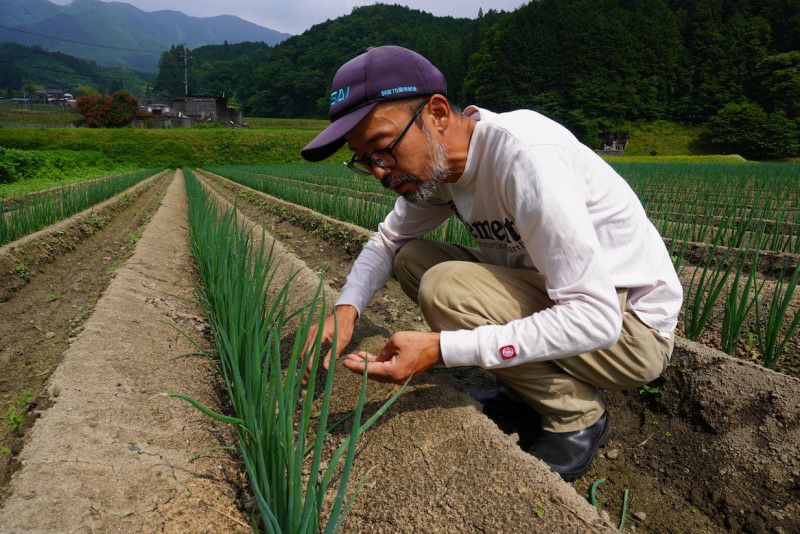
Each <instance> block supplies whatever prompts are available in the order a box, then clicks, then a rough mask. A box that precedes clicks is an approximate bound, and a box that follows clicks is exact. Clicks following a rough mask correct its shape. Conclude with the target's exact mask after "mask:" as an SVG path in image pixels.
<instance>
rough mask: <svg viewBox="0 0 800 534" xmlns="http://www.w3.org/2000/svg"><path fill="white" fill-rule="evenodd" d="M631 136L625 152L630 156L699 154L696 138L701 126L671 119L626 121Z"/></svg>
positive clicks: (700, 152)
mask: <svg viewBox="0 0 800 534" xmlns="http://www.w3.org/2000/svg"><path fill="white" fill-rule="evenodd" d="M628 126H629V127H630V128H631V137H630V140H629V141H628V147H627V148H626V149H625V154H627V155H630V156H661V155H664V156H689V155H700V154H702V151H701V150H700V149H699V148H698V147H697V139H698V137H699V136H700V132H701V131H702V130H703V127H702V126H698V125H688V124H680V123H677V122H672V121H665V120H657V121H633V122H630V123H628Z"/></svg>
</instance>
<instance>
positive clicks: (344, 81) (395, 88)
mask: <svg viewBox="0 0 800 534" xmlns="http://www.w3.org/2000/svg"><path fill="white" fill-rule="evenodd" d="M437 93H438V94H442V95H445V96H447V83H446V82H445V80H444V75H443V74H442V73H441V72H440V71H439V69H437V68H436V67H434V66H433V64H432V63H431V62H430V61H428V60H427V59H425V58H424V57H423V56H421V55H420V54H418V53H416V52H414V51H413V50H409V49H408V48H403V47H402V46H377V47H374V48H369V49H368V50H367V51H366V52H364V53H363V54H361V55H360V56H356V57H354V58H353V59H351V60H350V61H348V62H347V63H345V64H344V65H342V66H341V67H339V70H337V71H336V76H334V77H333V83H332V84H331V91H330V111H329V112H328V117H329V118H330V120H331V123H330V124H329V125H328V127H327V128H325V129H324V130H323V131H322V132H321V133H320V134H319V135H318V136H316V137H315V138H314V140H313V141H311V142H310V143H308V144H307V145H306V146H305V148H303V150H301V151H300V155H301V156H303V158H305V159H307V160H308V161H320V160H323V159H325V158H327V157H328V156H331V155H332V154H333V153H334V152H336V151H337V150H339V148H341V146H342V145H343V144H344V136H345V135H346V134H347V132H349V131H350V130H352V129H353V128H355V127H356V126H357V125H358V123H359V122H361V121H362V120H364V118H365V117H366V116H367V115H369V113H370V112H371V111H372V110H373V109H375V106H377V105H378V104H379V103H381V102H385V101H387V100H400V99H404V98H413V97H417V96H424V95H432V94H437Z"/></svg>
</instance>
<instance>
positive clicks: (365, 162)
mask: <svg viewBox="0 0 800 534" xmlns="http://www.w3.org/2000/svg"><path fill="white" fill-rule="evenodd" d="M426 105H428V101H427V100H426V101H425V102H423V103H422V104H420V106H419V107H418V108H417V110H416V111H414V114H413V115H412V116H411V120H410V121H408V124H406V127H405V128H403V131H402V132H400V135H398V136H397V137H395V138H394V139H393V140H392V142H391V143H389V144H388V145H386V147H385V148H382V149H380V150H373V151H372V152H370V153H369V154H367V155H366V156H364V157H363V158H356V155H355V154H353V157H352V158H350V161H347V162H345V165H347V168H348V169H350V170H351V171H353V172H354V173H356V174H360V175H362V176H371V175H372V171H371V170H370V169H371V168H372V167H373V166H375V167H379V168H381V169H391V168H392V167H394V166H395V165H397V158H396V157H395V155H394V152H393V151H394V149H395V148H397V145H399V144H400V141H401V140H402V139H403V136H404V135H406V132H408V130H409V129H410V128H411V125H412V124H414V122H415V121H416V120H417V117H419V114H420V112H421V111H422V108H424V107H425V106H426ZM378 153H384V154H387V155H388V156H389V158H390V159H391V160H392V161H394V163H391V164H389V163H387V162H386V161H384V160H383V159H378V158H375V154H378ZM384 159H385V158H384ZM367 167H369V169H368V168H367Z"/></svg>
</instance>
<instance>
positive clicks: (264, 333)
mask: <svg viewBox="0 0 800 534" xmlns="http://www.w3.org/2000/svg"><path fill="white" fill-rule="evenodd" d="M185 179H186V190H187V196H188V198H189V226H190V233H191V244H192V252H193V254H194V257H195V260H196V263H197V266H198V271H199V274H200V279H201V281H202V286H201V287H199V288H198V295H199V298H200V302H201V303H202V304H203V306H204V308H205V310H206V315H207V317H208V320H209V323H210V325H211V330H212V332H213V335H214V341H215V344H216V348H217V354H218V357H219V366H218V369H219V372H220V373H221V375H222V378H223V380H224V382H225V387H226V389H227V393H228V395H229V397H230V400H231V405H232V406H233V412H234V414H233V415H230V416H229V415H224V414H220V413H217V412H214V411H212V410H211V409H209V408H208V407H206V406H203V405H202V404H200V403H199V402H197V401H196V400H194V399H192V398H190V397H187V396H185V395H182V394H180V393H173V394H172V395H173V396H175V397H179V398H182V399H184V400H186V401H188V402H190V403H191V404H193V405H194V406H195V407H197V408H198V409H200V410H201V411H203V412H204V413H205V414H207V415H209V416H211V417H213V418H215V419H217V420H219V421H222V422H224V423H228V424H231V425H233V426H234V428H235V430H236V435H237V440H238V448H239V452H240V453H241V456H242V460H243V462H244V465H245V469H246V471H247V475H248V480H249V482H250V488H251V491H252V493H253V496H254V499H255V503H256V508H257V511H258V517H257V518H253V522H252V526H253V529H254V530H256V531H258V530H261V529H263V530H264V531H266V532H270V533H311V532H319V531H321V530H324V532H326V533H332V532H337V531H338V530H339V529H340V528H341V527H342V523H343V521H344V518H345V517H346V515H347V513H348V512H349V510H350V507H351V506H352V504H353V500H354V498H355V496H356V494H357V493H358V490H359V489H360V487H361V484H362V483H363V479H362V480H361V481H359V483H358V486H357V488H356V489H355V491H351V492H350V496H349V497H348V486H349V478H350V474H351V472H352V467H353V463H354V460H355V449H356V444H357V441H358V439H359V437H360V436H361V435H362V434H363V433H364V432H366V430H367V429H368V428H369V427H370V426H371V425H372V424H374V423H375V421H377V419H378V418H379V417H380V416H381V415H382V414H383V413H384V412H385V411H386V410H387V409H388V408H389V406H390V405H391V404H392V403H393V402H394V401H395V400H396V399H397V397H398V395H399V394H400V393H401V392H402V389H400V390H398V391H397V392H396V393H395V394H394V395H392V396H391V397H390V398H389V400H388V401H387V402H385V403H384V404H383V406H381V408H380V409H379V410H378V411H377V412H375V413H374V414H373V415H372V416H371V417H370V418H369V419H367V420H366V421H362V416H363V409H364V404H365V400H366V371H365V374H364V376H363V377H362V382H361V387H360V393H359V399H358V403H357V405H356V408H355V410H354V414H353V424H352V429H351V431H350V434H349V436H348V437H347V438H346V439H345V440H344V442H343V443H342V444H341V445H340V446H339V447H338V448H336V449H335V451H334V452H333V454H332V456H331V457H330V459H329V461H328V463H327V467H325V468H323V467H322V466H323V463H322V462H323V452H324V451H325V445H326V437H327V436H328V435H329V427H328V416H329V414H330V401H331V393H332V387H333V377H334V368H335V365H331V366H330V367H329V369H328V371H327V372H325V373H324V387H323V388H322V393H321V403H320V407H319V408H315V406H314V400H315V399H314V395H313V392H314V391H315V382H316V377H317V370H318V365H319V361H320V360H321V350H322V335H321V333H322V324H323V321H324V319H325V313H324V312H325V308H326V306H325V299H324V296H323V293H322V283H321V282H320V284H319V286H318V288H317V291H316V294H315V295H314V297H313V298H312V299H311V302H309V303H307V304H303V305H301V307H300V308H299V309H297V310H290V306H293V305H296V304H297V303H293V302H290V301H289V290H290V285H291V283H292V278H293V276H290V277H289V278H288V280H286V282H285V283H284V284H283V286H282V287H279V288H277V287H276V283H275V276H276V266H277V259H276V258H275V256H274V249H270V250H269V251H267V250H265V242H266V239H265V238H264V237H263V234H262V239H261V245H260V246H258V247H257V246H255V244H254V238H253V231H252V230H248V229H247V228H244V227H243V226H242V225H241V224H240V223H239V222H238V219H237V216H236V210H235V208H231V209H228V210H227V211H222V210H219V209H218V208H217V205H216V204H215V203H214V202H213V200H212V199H211V198H210V197H209V196H208V193H207V191H206V190H205V189H204V187H203V186H202V185H201V184H200V183H199V181H198V180H197V179H196V178H195V176H194V175H193V174H192V173H191V171H189V170H186V171H185ZM271 295H274V297H272V296H271ZM317 317H318V319H317ZM296 318H299V324H298V326H297V327H296V329H295V336H294V342H293V344H292V347H291V350H290V353H289V354H284V353H282V350H281V340H282V338H283V336H284V335H285V333H286V332H285V330H286V329H287V328H288V327H289V324H290V322H291V321H292V320H293V319H296ZM315 323H316V324H317V325H318V326H319V329H318V334H317V336H316V338H315V339H313V340H312V342H311V343H310V347H309V348H308V349H307V350H306V349H304V346H305V344H306V340H307V339H308V336H309V330H310V328H311V325H312V324H315ZM333 346H334V347H335V346H336V334H334V340H333ZM312 358H313V371H312V373H311V374H310V378H309V382H308V384H307V387H306V388H303V387H302V377H303V374H304V370H305V369H306V366H307V364H308V363H309V361H311V359H312ZM333 361H335V354H334V359H333ZM282 362H285V363H283V364H282ZM312 415H315V416H316V426H315V425H313V424H312ZM314 426H315V428H313V427H314ZM304 473H306V474H304ZM335 473H338V488H337V489H336V492H335V496H334V497H333V501H332V504H331V508H330V513H329V514H327V517H325V518H323V517H322V513H323V506H324V502H325V497H326V495H327V494H328V493H329V491H331V490H332V486H333V484H332V482H333V479H334V474H335Z"/></svg>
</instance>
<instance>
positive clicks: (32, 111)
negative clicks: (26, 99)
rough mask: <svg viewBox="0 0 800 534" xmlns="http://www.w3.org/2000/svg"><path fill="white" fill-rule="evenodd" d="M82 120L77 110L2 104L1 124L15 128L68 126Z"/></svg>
mask: <svg viewBox="0 0 800 534" xmlns="http://www.w3.org/2000/svg"><path fill="white" fill-rule="evenodd" d="M79 118H80V113H78V111H77V110H72V109H63V108H59V107H57V106H50V105H45V104H29V105H28V106H27V107H20V106H19V104H16V103H9V102H2V103H0V124H2V125H4V126H5V125H14V126H33V125H35V126H67V127H69V126H70V125H72V124H74V123H75V121H76V120H78V119H79Z"/></svg>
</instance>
